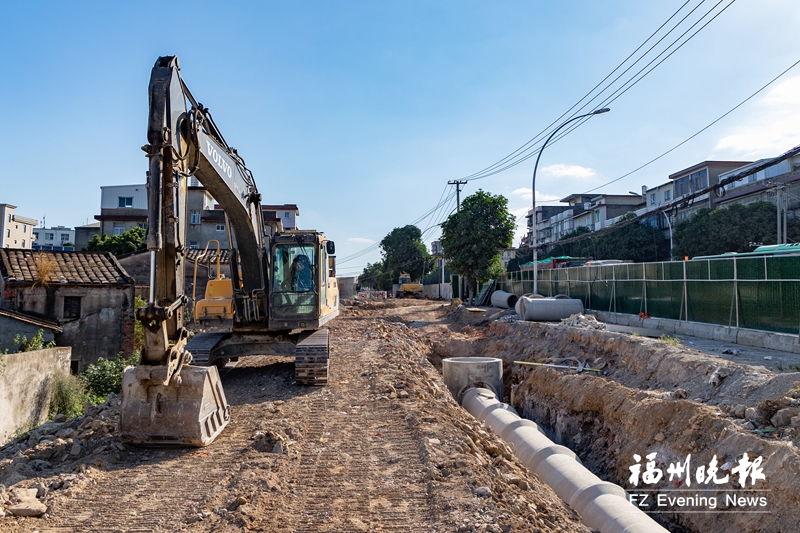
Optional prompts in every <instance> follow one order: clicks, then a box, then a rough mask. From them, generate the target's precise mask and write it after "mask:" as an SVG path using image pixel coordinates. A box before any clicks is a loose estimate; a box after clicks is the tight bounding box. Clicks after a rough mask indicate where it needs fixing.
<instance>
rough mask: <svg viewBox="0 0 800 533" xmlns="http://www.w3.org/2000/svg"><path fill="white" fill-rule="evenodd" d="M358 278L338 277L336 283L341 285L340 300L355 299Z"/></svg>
mask: <svg viewBox="0 0 800 533" xmlns="http://www.w3.org/2000/svg"><path fill="white" fill-rule="evenodd" d="M357 279H358V277H357V276H347V277H342V276H336V281H337V283H338V284H339V298H353V297H355V295H356V280H357Z"/></svg>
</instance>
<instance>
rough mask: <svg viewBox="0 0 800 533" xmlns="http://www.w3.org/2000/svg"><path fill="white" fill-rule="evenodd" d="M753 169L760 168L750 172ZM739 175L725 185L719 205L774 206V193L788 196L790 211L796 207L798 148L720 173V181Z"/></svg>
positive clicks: (799, 181) (799, 168)
mask: <svg viewBox="0 0 800 533" xmlns="http://www.w3.org/2000/svg"><path fill="white" fill-rule="evenodd" d="M752 169H760V170H756V171H755V172H750V171H751V170H752ZM735 176H742V177H740V178H739V179H737V180H736V181H734V182H732V183H728V184H727V185H725V193H724V196H722V197H721V198H719V199H718V200H717V204H718V205H723V206H728V205H731V204H734V203H739V204H749V203H753V202H772V203H775V199H776V197H777V191H778V189H779V188H781V187H782V190H783V191H785V192H786V193H787V197H788V198H789V200H790V202H789V205H790V206H792V207H790V212H791V211H794V210H796V209H797V208H798V196H799V195H798V192H800V191H798V190H797V189H798V188H800V146H795V147H794V148H792V149H791V150H789V151H788V152H786V153H785V154H782V155H780V156H777V157H774V158H769V159H759V160H758V161H755V162H753V163H750V164H749V165H745V166H742V167H739V168H736V169H733V170H731V171H728V172H725V173H723V174H720V176H719V179H720V181H723V180H729V179H730V178H732V177H735Z"/></svg>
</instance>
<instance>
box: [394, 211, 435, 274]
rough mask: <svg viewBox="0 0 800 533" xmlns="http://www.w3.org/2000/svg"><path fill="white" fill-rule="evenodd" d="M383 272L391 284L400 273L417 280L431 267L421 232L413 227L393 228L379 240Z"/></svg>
mask: <svg viewBox="0 0 800 533" xmlns="http://www.w3.org/2000/svg"><path fill="white" fill-rule="evenodd" d="M381 250H382V251H383V269H382V270H383V272H384V273H387V274H389V275H390V277H391V278H392V279H393V283H397V278H399V277H400V273H401V272H407V273H408V274H409V275H410V276H411V279H412V280H419V279H421V278H422V276H424V275H425V274H427V273H428V272H429V271H430V269H431V267H432V266H433V258H432V257H431V255H430V254H429V253H428V250H427V248H426V247H425V244H424V243H423V242H422V232H421V231H420V229H419V228H418V227H416V226H413V225H410V224H409V225H408V226H403V227H402V228H394V229H393V230H392V231H391V232H390V233H389V234H388V235H386V237H384V238H383V239H382V240H381Z"/></svg>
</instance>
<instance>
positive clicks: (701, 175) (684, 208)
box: [669, 161, 750, 222]
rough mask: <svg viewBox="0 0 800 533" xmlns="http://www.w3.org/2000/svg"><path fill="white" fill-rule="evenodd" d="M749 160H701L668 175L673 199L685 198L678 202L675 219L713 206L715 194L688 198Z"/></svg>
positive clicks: (716, 197)
mask: <svg viewBox="0 0 800 533" xmlns="http://www.w3.org/2000/svg"><path fill="white" fill-rule="evenodd" d="M749 163H750V161H703V162H701V163H697V164H696V165H692V166H691V167H689V168H685V169H683V170H681V171H679V172H676V173H674V174H670V175H669V179H670V180H672V182H673V184H674V186H673V191H672V197H673V199H674V200H675V201H678V200H681V199H682V198H686V201H685V202H682V203H679V204H678V209H677V211H676V216H675V221H676V222H681V221H683V220H686V219H688V218H691V217H692V216H693V215H694V214H695V213H697V212H698V211H699V210H700V209H703V208H704V207H711V208H713V207H715V204H716V200H717V199H718V195H717V194H709V193H704V194H701V195H699V196H697V197H695V198H691V199H690V198H688V196H690V195H692V194H694V193H695V192H697V191H700V190H703V189H705V188H708V187H713V186H714V185H718V184H719V175H720V174H723V173H725V172H728V171H730V170H733V169H736V168H739V167H741V166H744V165H747V164H749Z"/></svg>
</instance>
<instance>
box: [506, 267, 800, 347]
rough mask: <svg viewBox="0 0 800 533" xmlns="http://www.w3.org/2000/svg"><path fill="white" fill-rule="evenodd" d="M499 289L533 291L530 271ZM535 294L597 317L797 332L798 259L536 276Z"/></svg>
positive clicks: (510, 276) (542, 272)
mask: <svg viewBox="0 0 800 533" xmlns="http://www.w3.org/2000/svg"><path fill="white" fill-rule="evenodd" d="M499 283H500V285H499V286H500V288H501V289H502V290H505V291H508V292H512V293H514V294H518V295H520V294H526V293H531V292H533V272H532V271H523V272H510V273H507V274H506V275H504V276H503V277H502V278H501V279H500V281H499ZM539 293H540V294H542V295H544V296H555V295H557V294H566V295H568V296H570V297H572V298H580V299H581V300H582V301H583V305H584V307H586V308H587V309H593V310H597V311H610V312H616V313H629V314H634V315H638V314H639V313H644V314H645V315H648V316H652V317H659V318H670V319H674V320H690V321H695V322H706V323H710V324H720V325H723V326H735V327H743V328H753V329H762V330H768V331H777V332H782V333H793V334H798V333H800V256H783V257H781V256H777V257H746V258H720V259H702V260H693V261H673V262H667V263H622V264H618V265H604V266H584V267H572V268H559V269H554V270H540V271H539Z"/></svg>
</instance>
